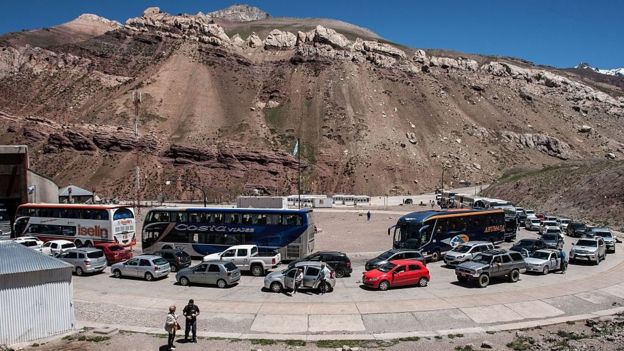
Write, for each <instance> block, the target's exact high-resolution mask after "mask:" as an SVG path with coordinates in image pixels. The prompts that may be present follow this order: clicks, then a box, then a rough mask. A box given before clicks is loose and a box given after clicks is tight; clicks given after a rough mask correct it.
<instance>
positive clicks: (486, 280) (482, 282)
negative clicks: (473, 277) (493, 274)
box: [477, 274, 490, 288]
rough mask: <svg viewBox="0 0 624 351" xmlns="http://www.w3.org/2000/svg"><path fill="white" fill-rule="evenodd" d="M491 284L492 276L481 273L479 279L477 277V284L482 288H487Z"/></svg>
mask: <svg viewBox="0 0 624 351" xmlns="http://www.w3.org/2000/svg"><path fill="white" fill-rule="evenodd" d="M489 284H490V277H489V276H488V275H487V274H481V275H480V276H479V279H477V285H478V286H479V287H480V288H485V287H486V286H488V285H489Z"/></svg>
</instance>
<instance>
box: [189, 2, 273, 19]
mask: <svg viewBox="0 0 624 351" xmlns="http://www.w3.org/2000/svg"><path fill="white" fill-rule="evenodd" d="M199 15H201V12H200V13H199ZM206 17H208V18H211V19H220V20H226V21H232V22H251V21H258V20H263V19H267V18H269V17H271V16H270V15H269V14H268V13H266V12H264V11H262V10H261V9H259V8H257V7H253V6H249V5H232V6H230V7H228V8H225V9H223V10H218V11H213V12H210V13H207V14H206Z"/></svg>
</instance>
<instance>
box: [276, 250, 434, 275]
mask: <svg viewBox="0 0 624 351" xmlns="http://www.w3.org/2000/svg"><path fill="white" fill-rule="evenodd" d="M421 256H422V255H421ZM303 261H312V262H319V261H320V262H325V263H326V264H327V265H328V266H330V267H331V268H333V269H334V270H335V271H336V278H342V277H346V276H348V275H351V273H352V272H353V268H351V259H349V256H347V254H346V253H344V252H338V251H318V252H315V253H313V254H310V255H308V256H307V257H304V258H302V259H300V260H296V261H293V262H290V264H288V268H292V267H294V266H295V264H297V263H298V262H303Z"/></svg>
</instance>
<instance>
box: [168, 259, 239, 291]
mask: <svg viewBox="0 0 624 351" xmlns="http://www.w3.org/2000/svg"><path fill="white" fill-rule="evenodd" d="M240 277H241V272H240V269H239V268H238V267H236V265H235V264H234V263H232V262H226V261H221V260H218V261H204V262H202V263H200V264H198V265H196V266H193V267H189V268H182V269H180V271H178V273H177V274H176V281H177V282H178V283H180V285H182V286H187V285H190V284H210V285H216V286H218V287H219V288H221V289H223V288H227V287H228V286H231V285H234V284H236V283H238V281H239V280H240Z"/></svg>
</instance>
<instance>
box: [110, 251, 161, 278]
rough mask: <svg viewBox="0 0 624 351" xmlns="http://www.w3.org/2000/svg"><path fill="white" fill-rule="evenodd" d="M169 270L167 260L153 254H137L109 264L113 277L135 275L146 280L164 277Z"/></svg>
mask: <svg viewBox="0 0 624 351" xmlns="http://www.w3.org/2000/svg"><path fill="white" fill-rule="evenodd" d="M170 271H171V266H170V265H169V262H167V260H165V259H164V258H162V257H160V256H155V255H139V256H136V257H133V258H131V259H129V260H127V261H124V262H118V263H115V264H114V265H112V266H111V272H112V273H113V275H114V276H115V278H121V277H135V278H143V279H145V280H147V281H152V280H154V278H162V277H166V276H168V275H169V272H170Z"/></svg>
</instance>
